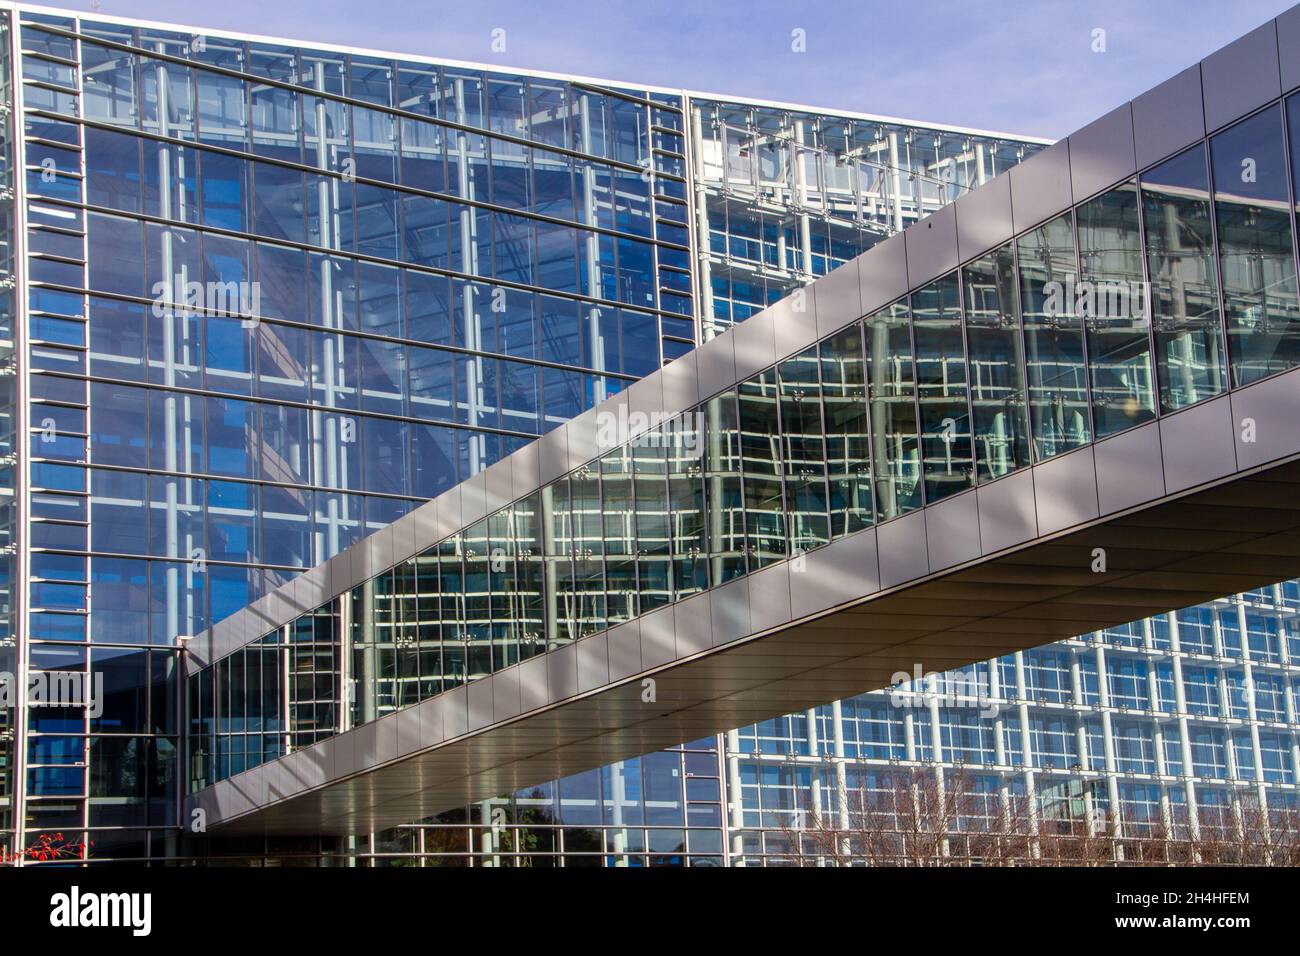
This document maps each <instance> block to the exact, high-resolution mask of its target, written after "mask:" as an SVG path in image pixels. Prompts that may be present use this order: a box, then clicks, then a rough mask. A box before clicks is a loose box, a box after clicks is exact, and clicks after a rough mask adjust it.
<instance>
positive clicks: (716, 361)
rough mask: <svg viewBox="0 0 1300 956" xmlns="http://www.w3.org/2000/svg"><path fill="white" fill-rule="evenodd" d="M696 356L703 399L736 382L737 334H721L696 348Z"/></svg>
mask: <svg viewBox="0 0 1300 956" xmlns="http://www.w3.org/2000/svg"><path fill="white" fill-rule="evenodd" d="M695 356H696V361H697V362H698V365H697V366H696V371H697V373H698V375H699V384H700V400H701V401H703V400H704V399H706V398H711V397H712V396H714V395H716V394H718V392H721V391H723V390H724V389H728V388H731V386H733V385H735V384H736V346H735V336H733V335H726V334H723V335H719V336H718V337H717V338H715V339H713V340H711V341H709V342H705V343H704V344H703V345H701V346H700V347H699V348H698V349H696V350H695Z"/></svg>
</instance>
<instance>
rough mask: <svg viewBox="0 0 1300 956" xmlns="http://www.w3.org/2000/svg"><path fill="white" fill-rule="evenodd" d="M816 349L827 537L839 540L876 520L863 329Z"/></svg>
mask: <svg viewBox="0 0 1300 956" xmlns="http://www.w3.org/2000/svg"><path fill="white" fill-rule="evenodd" d="M820 348H821V381H822V401H823V402H824V404H825V410H824V416H825V428H826V463H827V470H828V473H829V478H830V511H831V534H832V536H833V537H836V538H838V537H842V536H843V535H846V534H852V533H853V532H854V531H858V530H860V529H861V528H865V527H867V526H868V525H870V524H871V522H872V521H873V519H874V509H873V507H872V503H871V459H870V454H871V450H870V449H871V445H870V443H871V429H870V425H869V424H868V421H867V382H866V365H865V364H864V363H863V360H862V329H861V327H860V326H858V325H853V326H851V327H850V328H847V329H845V330H844V331H842V332H839V333H837V334H836V335H834V336H832V337H831V338H829V339H827V340H825V341H824V342H822V343H821V346H820Z"/></svg>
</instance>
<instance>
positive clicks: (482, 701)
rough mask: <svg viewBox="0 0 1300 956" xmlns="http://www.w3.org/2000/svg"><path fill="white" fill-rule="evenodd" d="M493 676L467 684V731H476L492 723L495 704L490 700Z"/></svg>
mask: <svg viewBox="0 0 1300 956" xmlns="http://www.w3.org/2000/svg"><path fill="white" fill-rule="evenodd" d="M494 676H495V675H490V676H488V677H483V678H480V679H479V680H476V681H471V682H470V684H469V729H470V730H478V729H479V728H481V727H486V726H487V725H488V724H490V723H492V719H493V718H492V714H493V709H494V707H495V703H494V701H493V699H492V696H493V695H492V681H493V679H494Z"/></svg>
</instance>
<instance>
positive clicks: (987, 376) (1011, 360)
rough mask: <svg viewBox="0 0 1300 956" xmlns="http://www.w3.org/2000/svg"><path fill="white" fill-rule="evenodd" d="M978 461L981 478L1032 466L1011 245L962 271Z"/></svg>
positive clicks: (988, 477) (976, 459) (987, 255)
mask: <svg viewBox="0 0 1300 956" xmlns="http://www.w3.org/2000/svg"><path fill="white" fill-rule="evenodd" d="M962 285H963V289H964V294H965V300H966V347H967V350H968V352H969V362H970V403H971V413H972V415H973V417H974V432H975V461H976V465H977V467H978V472H977V474H978V476H979V480H980V481H989V480H991V479H994V478H1001V477H1002V476H1003V475H1005V474H1008V473H1010V472H1012V471H1015V470H1016V469H1017V468H1023V467H1024V466H1025V465H1027V464H1029V421H1028V418H1027V415H1026V412H1025V355H1024V347H1023V344H1022V340H1021V337H1020V320H1019V319H1018V317H1017V313H1016V274H1015V252H1014V249H1013V247H1012V245H1011V243H1007V244H1006V245H1005V246H1002V247H1001V248H1000V249H994V250H993V251H992V252H990V253H987V254H986V255H984V256H982V257H981V258H979V259H977V260H975V261H974V262H972V263H971V264H970V265H968V266H966V267H965V268H964V269H963V270H962Z"/></svg>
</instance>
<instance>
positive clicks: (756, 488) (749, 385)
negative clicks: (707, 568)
mask: <svg viewBox="0 0 1300 956" xmlns="http://www.w3.org/2000/svg"><path fill="white" fill-rule="evenodd" d="M737 392H738V395H739V405H740V449H741V468H742V469H743V471H744V487H745V531H746V533H745V550H746V552H747V554H748V555H749V562H750V565H749V566H750V570H751V571H754V570H757V569H758V568H761V567H764V566H765V565H768V564H771V563H772V562H774V561H779V560H780V559H781V558H784V557H785V556H786V530H785V505H784V503H783V500H782V494H781V485H782V482H781V478H782V474H783V470H784V469H783V468H782V463H781V449H780V436H781V427H780V421H779V418H778V414H777V395H776V370H775V369H768V370H767V371H764V372H760V373H759V374H758V375H755V376H754V377H753V378H751V379H750V380H749V381H747V382H742V383H741V384H740V387H739V389H738V390H737Z"/></svg>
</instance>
